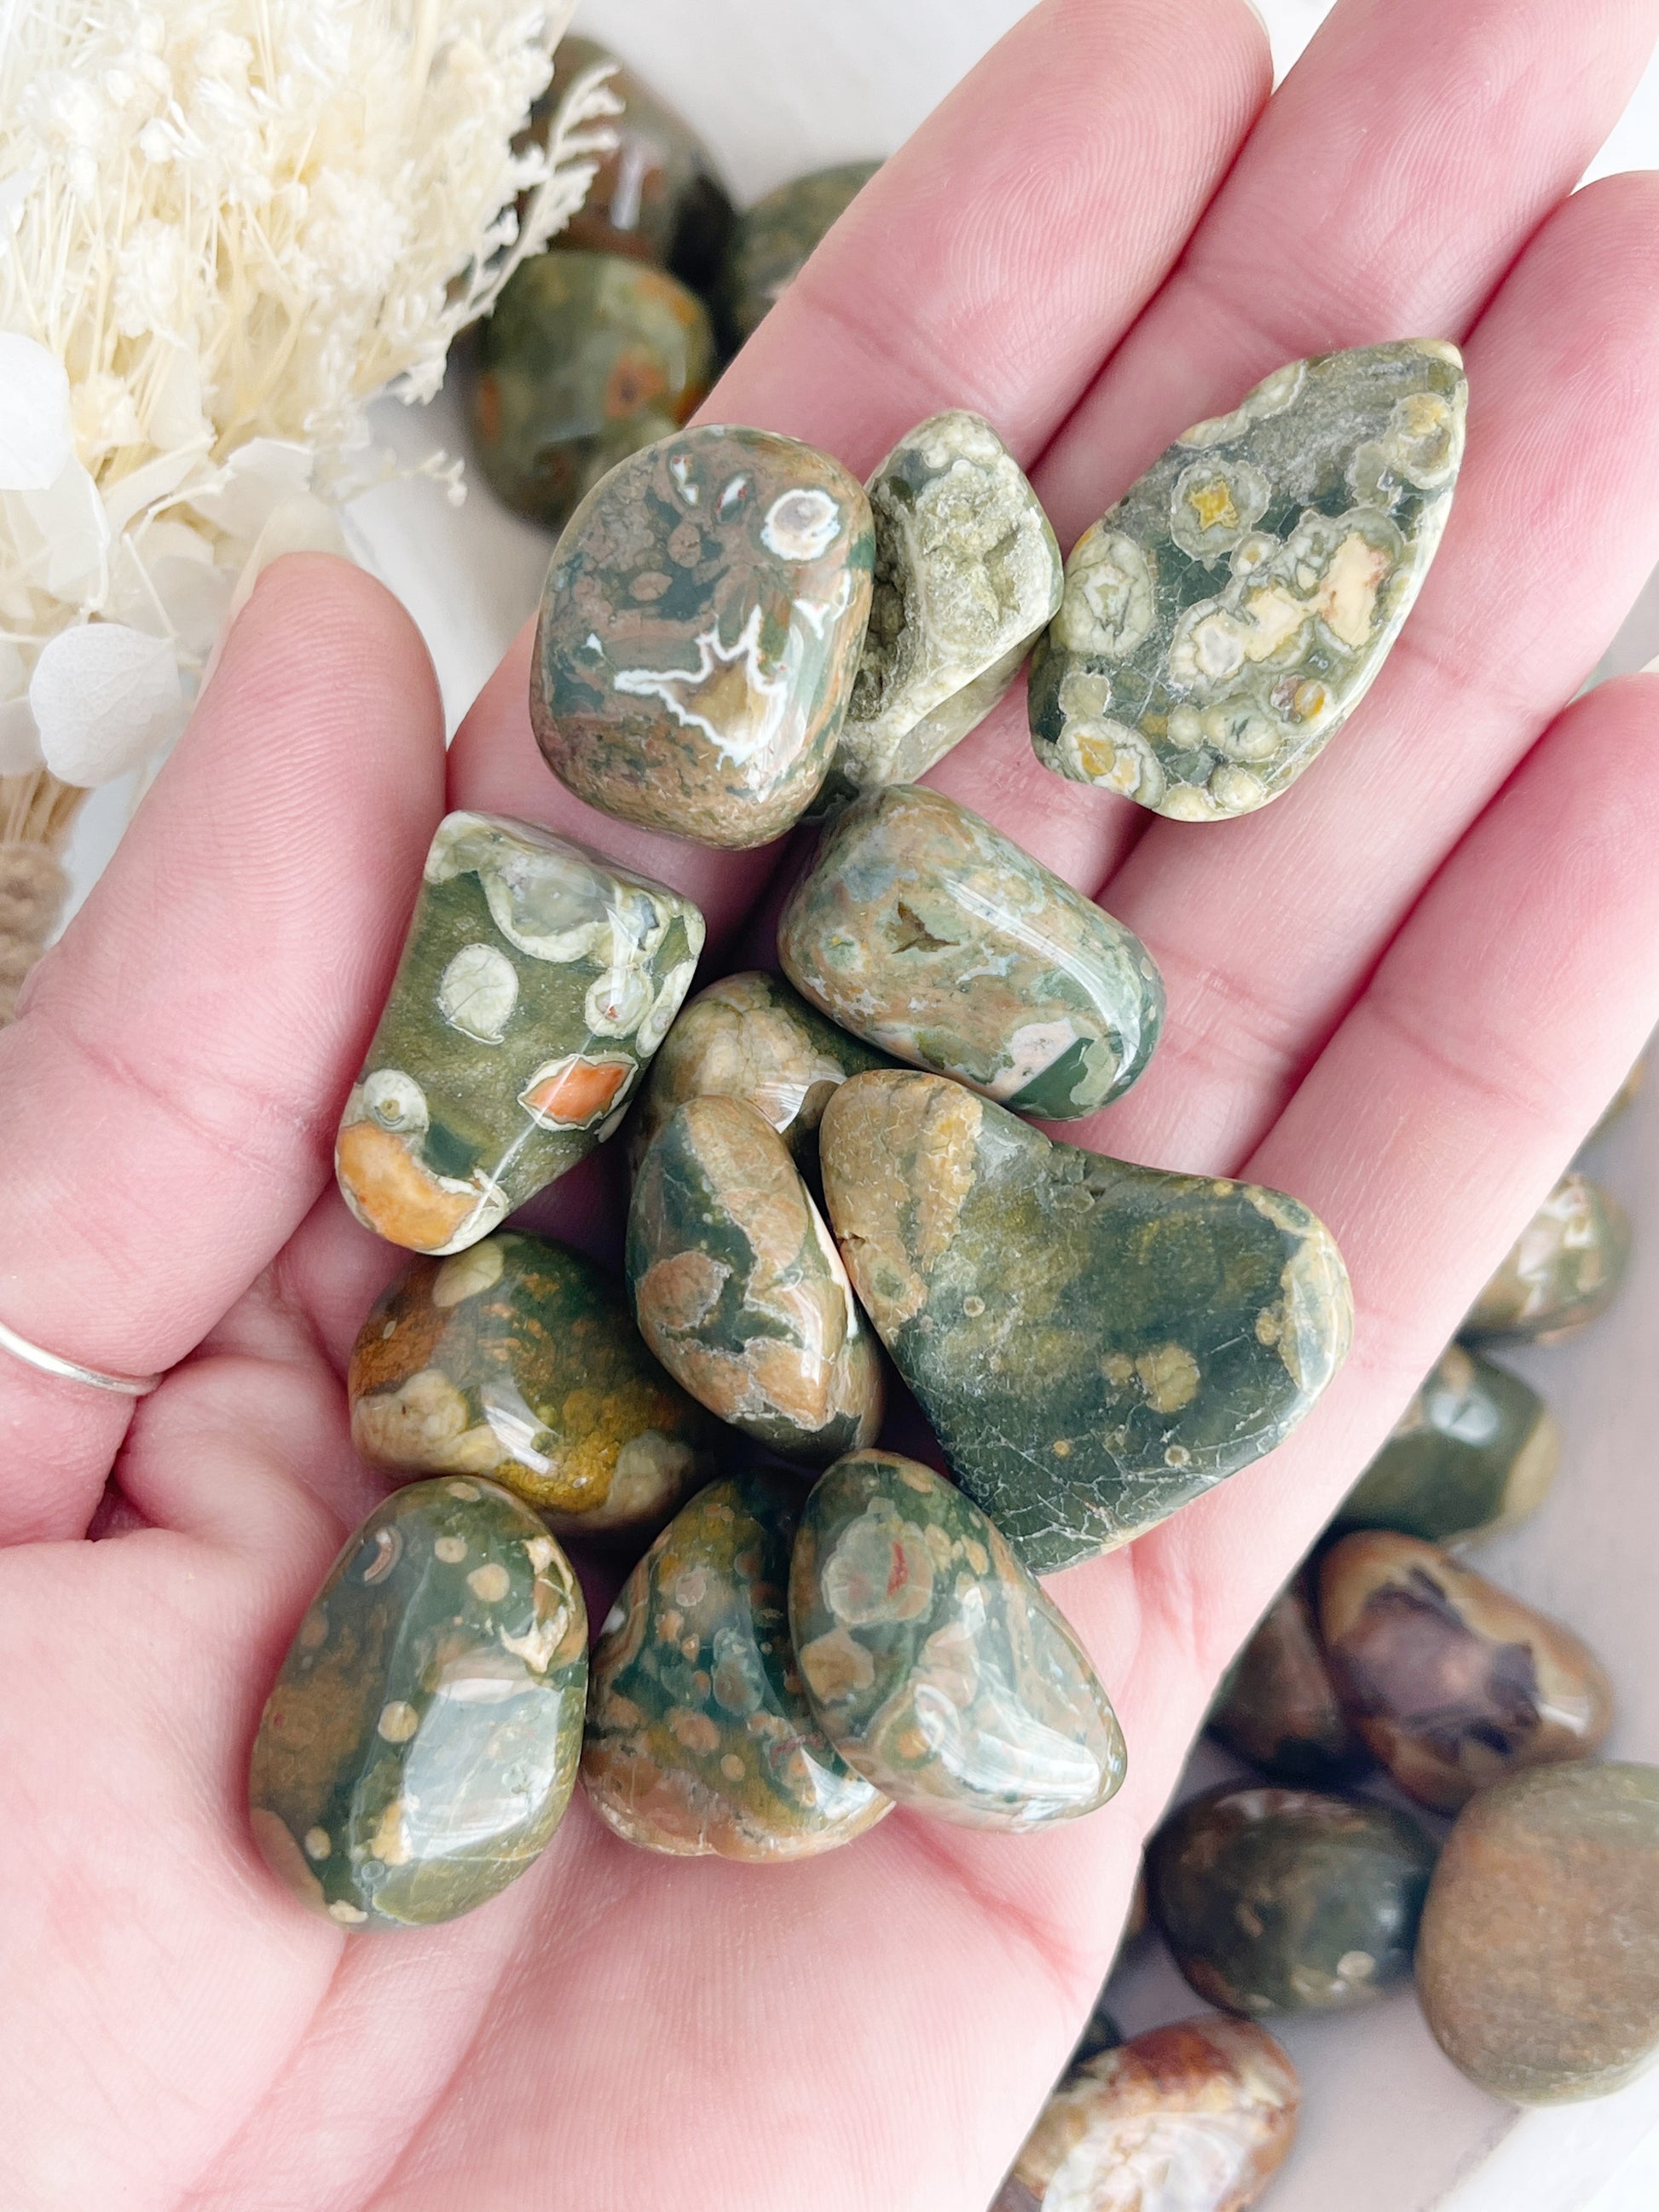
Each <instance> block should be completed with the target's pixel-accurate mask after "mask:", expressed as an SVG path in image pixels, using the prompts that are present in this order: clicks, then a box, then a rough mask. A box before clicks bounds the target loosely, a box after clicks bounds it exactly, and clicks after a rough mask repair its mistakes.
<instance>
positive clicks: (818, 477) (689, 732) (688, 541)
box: [530, 426, 875, 846]
mask: <svg viewBox="0 0 1659 2212" xmlns="http://www.w3.org/2000/svg"><path fill="white" fill-rule="evenodd" d="M874 557H875V539H874V534H873V532H872V526H871V519H870V502H869V501H868V499H866V496H865V492H864V487H863V485H862V484H860V483H858V482H857V480H856V479H855V478H854V477H850V476H849V475H848V473H847V471H846V470H845V469H843V468H842V466H841V465H840V463H839V462H837V461H833V460H831V459H829V457H828V456H827V455H826V454H823V453H815V452H814V451H813V450H812V448H811V447H810V446H803V445H799V444H798V443H797V442H796V441H795V440H793V438H781V437H778V436H776V435H774V434H773V433H772V432H771V431H769V430H746V429H741V428H734V427H731V426H716V427H710V428H701V429H693V430H683V431H681V432H680V433H679V434H678V435H677V436H675V437H671V438H666V439H664V440H663V441H662V442H661V443H660V444H659V445H656V446H653V447H651V448H650V450H649V451H648V452H647V453H635V454H634V455H632V456H630V458H629V459H627V460H625V461H623V462H622V463H621V464H620V465H618V466H617V468H615V469H613V470H612V471H611V474H610V475H609V476H608V477H605V479H604V481H603V482H602V483H600V484H599V485H598V486H597V487H596V488H595V489H594V490H593V491H592V492H591V493H590V494H589V495H588V497H587V498H586V500H584V501H583V502H582V504H581V506H580V507H579V508H578V509H577V511H576V513H574V515H573V516H572V518H571V520H570V522H569V525H568V527H567V528H566V531H565V532H564V535H563V536H562V538H560V540H559V542H558V544H557V545H556V547H555V549H554V553H553V564H552V567H551V568H550V569H549V571H548V577H547V584H546V587H545V589H544V593H543V597H542V607H541V616H540V619H539V621H538V624H537V629H536V644H535V651H534V656H533V659H532V670H531V682H530V714H531V720H532V724H533V726H534V728H535V732H536V737H537V741H538V744H540V746H541V749H542V751H543V753H544V756H545V757H546V760H547V763H548V765H549V767H550V768H551V769H552V770H553V772H554V774H555V775H556V776H558V777H559V778H560V780H561V781H562V782H563V783H564V784H566V785H567V786H568V788H569V789H570V790H571V791H573V792H574V793H575V794H576V796H577V798H578V799H585V800H586V802H587V803H588V805H591V806H597V807H598V808H599V810H600V811H601V812H603V813H605V814H611V815H614V816H616V817H617V818H618V819H619V820H621V821H624V822H637V823H643V824H644V826H645V827H646V828H647V829H662V830H666V831H668V832H670V833H671V834H672V835H673V836H680V837H687V838H690V839H692V840H693V841H694V842H697V843H700V844H705V845H717V846H750V845H763V844H765V843H766V842H768V840H769V839H771V838H773V837H776V836H781V833H782V832H783V831H784V830H786V829H788V828H789V827H790V825H791V824H792V823H794V822H796V821H798V820H799V817H800V816H801V815H802V814H803V813H804V812H805V810H806V808H807V806H808V805H810V804H811V800H812V799H813V798H814V797H815V796H816V794H817V788H818V786H819V785H820V784H821V783H822V782H823V778H824V774H825V771H826V770H827V769H828V768H829V759H830V756H831V754H832V753H833V751H834V750H835V746H836V738H838V736H839V734H840V732H841V725H842V717H843V716H844V714H846V711H847V705H848V700H849V699H850V697H851V696H852V690H853V679H854V676H855V675H856V673H857V671H858V662H859V653H860V649H861V647H862V645H863V641H864V629H865V623H866V619H867V617H868V615H869V611H870V574H871V568H872V562H873V561H874Z"/></svg>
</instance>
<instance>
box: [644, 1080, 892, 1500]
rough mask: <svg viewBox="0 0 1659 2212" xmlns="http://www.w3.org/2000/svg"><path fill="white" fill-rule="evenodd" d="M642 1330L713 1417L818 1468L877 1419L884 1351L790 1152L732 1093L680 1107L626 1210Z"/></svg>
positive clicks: (859, 1440)
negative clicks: (881, 1350) (861, 1306)
mask: <svg viewBox="0 0 1659 2212" xmlns="http://www.w3.org/2000/svg"><path fill="white" fill-rule="evenodd" d="M628 1284H629V1290H630V1291H631V1292H632V1293H633V1298H634V1311H635V1316H636V1317H637V1319H638V1322H639V1324H640V1332H641V1335H642V1336H643V1337H644V1339H645V1340H646V1342H647V1344H648V1345H649V1346H650V1347H651V1349H652V1351H653V1352H654V1353H655V1354H656V1356H657V1358H659V1360H661V1362H662V1364H663V1365H664V1366H665V1368H666V1369H667V1370H668V1371H669V1373H670V1374H671V1375H672V1376H674V1378H675V1380H676V1381H677V1382H678V1383H682V1384H683V1385H684V1388H685V1389H687V1390H689V1391H690V1394H691V1395H692V1396H693V1397H694V1398H696V1400H697V1401H698V1402H699V1403H700V1404H702V1405H704V1406H707V1407H708V1408H709V1410H710V1412H712V1413H718V1414H719V1416H720V1419H721V1420H723V1421H729V1422H730V1423H731V1424H732V1427H733V1428H738V1429H741V1430H742V1431H744V1434H745V1435H746V1436H751V1437H757V1439H758V1440H759V1441H760V1442H761V1443H764V1444H769V1445H770V1447H771V1448H772V1449H773V1450H774V1451H776V1452H781V1453H782V1454H783V1455H785V1457H786V1458H791V1459H805V1460H808V1461H812V1462H817V1463H818V1464H820V1465H821V1464H823V1463H824V1462H828V1461H829V1460H832V1459H838V1458H839V1457H840V1455H842V1452H846V1451H853V1450H855V1449H857V1448H858V1447H859V1446H860V1444H867V1443H869V1442H870V1441H871V1439H872V1437H874V1436H875V1435H876V1433H877V1431H878V1429H879V1428H880V1426H881V1413H882V1378H881V1358H880V1354H879V1353H878V1351H877V1349H876V1344H875V1340H874V1338H873V1337H872V1335H871V1333H870V1330H869V1328H868V1326H867V1325H866V1323H865V1322H864V1321H863V1320H862V1319H861V1317H860V1313H859V1310H858V1306H857V1304H856V1302H855V1301H854V1297H853V1291H852V1286H851V1285H850V1284H849V1283H848V1279H847V1270H846V1268H845V1267H843V1266H842V1261H841V1255H839V1253H838V1252H837V1251H836V1247H835V1244H834V1242H833V1241H832V1239H831V1237H830V1235H829V1231H828V1230H827V1229H826V1228H825V1227H824V1225H823V1218H822V1217H821V1216H820V1214H819V1212H818V1210H817V1206H814V1205H813V1203H812V1199H811V1193H810V1192H809V1191H808V1190H807V1188H806V1185H805V1183H804V1182H802V1180H801V1177H800V1172H799V1169H798V1168H797V1167H796V1165H795V1164H794V1162H793V1160H792V1159H791V1158H790V1157H789V1151H788V1147H787V1146H786V1145H785V1143H784V1141H783V1139H782V1138H781V1137H780V1136H779V1134H778V1133H777V1131H776V1130H775V1129H774V1128H773V1127H772V1126H771V1124H770V1122H769V1121H767V1120H766V1119H765V1118H764V1116H763V1115H761V1114H759V1113H757V1111H756V1109H754V1107H752V1106H750V1105H749V1104H747V1103H746V1102H745V1101H744V1100H743V1099H741V1098H692V1099H689V1100H688V1101H687V1102H686V1103H685V1104H684V1106H681V1107H678V1108H677V1109H676V1110H675V1112H674V1113H673V1114H672V1115H671V1117H670V1119H669V1120H668V1121H667V1123H666V1124H665V1127H663V1129H662V1130H661V1132H660V1133H659V1135H658V1137H657V1138H656V1139H655V1141H654V1142H653V1145H652V1146H651V1149H650V1151H649V1152H647V1154H646V1156H645V1158H644V1159H643V1160H642V1161H641V1164H640V1170H639V1173H638V1175H637V1176H635V1179H634V1195H633V1202H632V1204H631V1205H630V1206H629V1212H628Z"/></svg>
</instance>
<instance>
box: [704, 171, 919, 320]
mask: <svg viewBox="0 0 1659 2212" xmlns="http://www.w3.org/2000/svg"><path fill="white" fill-rule="evenodd" d="M880 167H881V163H880V162H879V161H844V162H842V164H841V165H840V166H839V167H836V168H833V169H816V170H814V171H813V173H812V174H811V176H809V177H797V178H796V179H794V181H793V184H787V185H779V186H778V188H777V190H776V191H771V192H768V194H767V195H766V197H765V198H764V199H760V200H757V201H756V203H755V204H754V206H753V207H751V208H750V210H748V212H747V213H746V214H744V215H740V216H738V220H737V222H736V224H735V226H734V227H733V229H732V236H731V241H730V244H729V246H728V247H727V250H726V275H725V281H724V283H723V286H722V295H723V298H722V304H723V307H724V310H725V318H726V342H727V343H728V344H729V345H730V346H731V348H732V351H733V352H734V353H735V352H736V351H737V349H738V347H739V346H740V345H742V344H743V343H744V342H745V341H746V340H747V339H749V338H750V337H753V335H754V333H755V332H756V331H757V329H758V328H759V327H760V325H761V323H762V322H763V319H765V317H766V316H767V315H768V314H769V313H770V312H771V310H772V308H773V307H775V306H776V304H777V302H778V301H779V300H780V299H781V296H782V295H783V293H784V291H785V289H787V287H788V286H789V285H790V284H792V283H793V282H794V280H795V278H796V277H797V276H799V273H800V271H801V270H802V268H803V267H804V266H805V264H806V262H807V261H808V260H809V259H810V258H811V254H812V251H813V249H814V247H815V246H817V243H818V240H820V239H821V238H822V237H823V234H824V233H825V232H826V231H827V230H829V229H830V228H832V226H833V225H834V224H835V223H836V222H839V220H840V219H841V217H842V216H843V215H844V214H845V213H846V211H847V210H848V208H849V207H851V205H852V204H853V202H854V200H855V199H856V198H857V197H858V196H859V194H860V192H861V191H863V190H864V187H865V186H866V185H867V184H868V183H869V181H870V179H871V178H872V177H873V176H874V175H875V173H876V171H877V170H878V168H880Z"/></svg>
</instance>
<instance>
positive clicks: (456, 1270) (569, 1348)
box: [346, 1229, 720, 1534]
mask: <svg viewBox="0 0 1659 2212" xmlns="http://www.w3.org/2000/svg"><path fill="white" fill-rule="evenodd" d="M346 1387H347V1395H348V1396H349V1401H350V1405H351V1440H352V1442H353V1443H355V1444H356V1447H357V1449H358V1450H359V1451H360V1452H361V1453H362V1455H363V1457H364V1458H365V1459H368V1460H373V1461H374V1462H375V1464H376V1465H377V1466H380V1467H389V1468H401V1469H413V1470H415V1471H416V1472H419V1473H421V1474H490V1475H494V1476H495V1480H497V1481H498V1482H501V1483H503V1484H505V1485H506V1486H507V1488H508V1489H509V1490H513V1491H516V1492H517V1493H518V1494H519V1496H520V1498H525V1499H526V1500H527V1501H528V1502H529V1504H532V1505H533V1506H535V1507H536V1508H537V1510H538V1511H539V1512H540V1513H541V1514H542V1515H543V1516H544V1518H545V1520H546V1521H547V1523H548V1525H549V1527H550V1528H554V1529H556V1530H557V1531H558V1533H559V1534H602V1533H605V1532H607V1531H610V1530H612V1529H620V1528H641V1527H650V1526H653V1525H655V1524H656V1523H657V1522H660V1521H662V1520H663V1519H664V1518H665V1516H667V1515H668V1514H669V1513H671V1511H672V1510H673V1509H674V1507H675V1506H676V1505H678V1504H679V1502H680V1500H681V1498H684V1496H685V1494H686V1492H688V1491H689V1490H690V1489H692V1488H693V1487H694V1486H696V1483H697V1481H698V1480H701V1479H704V1478H706V1477H707V1476H708V1474H712V1473H713V1471H714V1444H715V1440H716V1438H717V1437H718V1436H719V1433H720V1431H719V1430H718V1428H717V1427H716V1425H715V1424H714V1421H712V1420H711V1419H709V1417H708V1414H707V1413H705V1412H704V1411H703V1409H702V1407H701V1406H699V1405H696V1403H694V1401H692V1400H691V1399H690V1398H688V1397H687V1396H686V1395H685V1393H684V1391H683V1390H681V1389H679V1388H678V1386H677V1385H676V1384H675V1383H672V1382H671V1380H670V1379H669V1377H668V1376H666V1375H665V1373H664V1372H663V1370H662V1369H661V1368H660V1367H659V1365H658V1364H657V1363H656V1361H655V1360H654V1359H653V1358H652V1357H651V1355H650V1353H649V1352H647V1350H646V1348H645V1346H644V1344H643V1343H642V1342H641V1338H640V1333H639V1331H638V1329H637V1328H635V1325H634V1316H633V1315H632V1313H630V1312H629V1306H628V1300H627V1298H626V1297H624V1296H623V1290H622V1286H621V1285H620V1284H618V1283H616V1282H613V1281H612V1279H611V1277H610V1276H609V1275H608V1274H607V1273H605V1270H604V1269H603V1268H602V1267H596V1266H595V1265H594V1263H593V1261H592V1260H589V1259H586V1258H585V1257H584V1256H583V1255H582V1254H581V1253H580V1252H572V1251H569V1250H568V1249H566V1248H565V1246H563V1245H562V1244H553V1243H549V1242H547V1240H546V1239H545V1238H544V1237H530V1236H526V1235H524V1234H522V1233H521V1232H520V1231H515V1230H510V1229H501V1230H497V1231H496V1232H495V1235H494V1236H493V1237H485V1238H484V1240H483V1243H479V1244H474V1245H472V1246H471V1248H470V1249H468V1250H467V1251H465V1252H460V1253H457V1254H456V1255H455V1256H454V1257H453V1259H449V1260H416V1261H414V1262H412V1264H411V1265H410V1267H407V1268H406V1269H405V1270H404V1273H402V1274H401V1275H399V1276H398V1278H397V1279H396V1281H395V1282H393V1283H392V1284H391V1285H389V1287H388V1288H387V1289H386V1291H385V1292H384V1293H383V1295H382V1296H381V1297H380V1299H379V1300H378V1301H377V1302H376V1304H375V1306H374V1311H373V1312H372V1313H371V1314H370V1315H369V1317H368V1320H367V1321H366V1322H364V1323H363V1327H362V1333H361V1334H360V1335H359V1336H358V1339H357V1341H356V1346H354V1347H353V1350H352V1354H351V1364H350V1367H349V1370H348V1372H347V1377H346Z"/></svg>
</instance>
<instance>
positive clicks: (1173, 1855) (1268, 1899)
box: [1146, 1783, 1434, 2015]
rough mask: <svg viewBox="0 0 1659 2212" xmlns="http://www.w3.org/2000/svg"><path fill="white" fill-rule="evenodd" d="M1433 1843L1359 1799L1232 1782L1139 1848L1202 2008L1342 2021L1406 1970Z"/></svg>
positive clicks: (1386, 1809) (1167, 1935) (1164, 1925)
mask: <svg viewBox="0 0 1659 2212" xmlns="http://www.w3.org/2000/svg"><path fill="white" fill-rule="evenodd" d="M1433 1866H1434V1846H1433V1844H1431V1842H1430V1841H1429V1839H1428V1838H1427V1836H1425V1834H1424V1832H1423V1831H1422V1829H1421V1828H1420V1827H1419V1826H1418V1824H1417V1822H1416V1821H1415V1820H1413V1819H1412V1818H1411V1817H1410V1815H1409V1814H1405V1813H1401V1812H1397V1811H1396V1810H1395V1808H1394V1807H1393V1806H1392V1805H1382V1804H1376V1803H1373V1802H1371V1801H1370V1800H1369V1799H1367V1798H1364V1797H1341V1796H1334V1795H1327V1794H1324V1793H1322V1792H1319V1791H1316V1790H1273V1789H1266V1788H1259V1787H1257V1786H1256V1785H1255V1784H1250V1783H1245V1784H1237V1783H1228V1784H1225V1785H1224V1786H1223V1787H1222V1788H1221V1789H1219V1790H1208V1791H1206V1793H1205V1795H1204V1796H1201V1797H1194V1798H1191V1799H1189V1800H1188V1802H1187V1803H1186V1804H1184V1805H1182V1806H1181V1807H1180V1808H1178V1809H1177V1810H1176V1812H1174V1813H1172V1814H1170V1818H1169V1819H1168V1820H1166V1821H1165V1822H1164V1826H1162V1827H1161V1828H1160V1829H1159V1830H1158V1833H1157V1834H1156V1835H1155V1836H1154V1837H1153V1838H1152V1842H1151V1843H1150V1844H1148V1845H1147V1849H1146V1876H1147V1887H1148V1891H1149V1893H1150V1898H1151V1903H1152V1917H1153V1919H1154V1920H1155V1921H1156V1922H1157V1923H1158V1927H1159V1928H1160V1929H1162V1931H1163V1934H1164V1941H1165V1942H1167V1943H1168V1944H1169V1946H1170V1951H1171V1952H1172V1953H1173V1954H1174V1957H1175V1962H1176V1966H1179V1967H1180V1969H1181V1971H1182V1973H1183V1974H1184V1975H1185V1976H1186V1978H1187V1979H1188V1981H1189V1982H1190V1983H1191V1984H1192V1985H1193V1987H1194V1989H1195V1990H1197V1991H1198V1994H1199V1995H1200V1996H1201V1997H1205V1998H1206V1999H1207V2000H1208V2001H1209V2002H1210V2003H1212V2004H1217V2005H1220V2006H1221V2007H1223V2008H1224V2009H1225V2010H1226V2011H1228V2012H1237V2013H1247V2014H1253V2015H1270V2014H1273V2013H1291V2012H1346V2011H1348V2010H1351V2009H1352V2008H1353V2007H1354V2006H1355V2005H1362V2004H1369V2003H1370V2002H1371V2001H1372V1999H1373V1998H1375V1997H1377V1996H1381V1995H1382V1994H1383V1991H1384V1990H1387V1989H1389V1987H1390V1986H1391V1985H1392V1984H1394V1983H1395V1982H1398V1981H1401V1980H1403V1979H1404V1978H1405V1977H1406V1976H1407V1974H1409V1973H1410V1972H1411V1970H1412V1946H1413V1943H1414V1942H1415V1941H1416V1938H1417V1923H1418V1917H1419V1914H1420V1913H1421V1911H1422V1909H1423V1898H1424V1893H1425V1891H1426V1890H1427V1888H1428V1886H1429V1875H1430V1874H1431V1871H1432V1869H1433Z"/></svg>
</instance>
